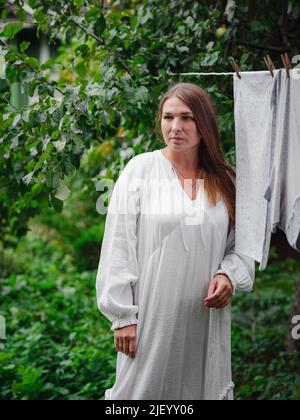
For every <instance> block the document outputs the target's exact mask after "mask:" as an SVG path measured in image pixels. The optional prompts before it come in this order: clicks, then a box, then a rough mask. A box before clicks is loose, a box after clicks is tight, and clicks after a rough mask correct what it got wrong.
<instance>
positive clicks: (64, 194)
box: [54, 181, 71, 201]
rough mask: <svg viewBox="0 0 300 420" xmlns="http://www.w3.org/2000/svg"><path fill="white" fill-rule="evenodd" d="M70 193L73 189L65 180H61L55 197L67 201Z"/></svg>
mask: <svg viewBox="0 0 300 420" xmlns="http://www.w3.org/2000/svg"><path fill="white" fill-rule="evenodd" d="M70 194H71V191H70V189H69V188H68V187H67V185H66V184H65V183H64V182H63V181H60V182H59V185H58V188H57V191H56V194H55V196H54V197H55V198H57V199H58V200H61V201H65V200H67V199H68V198H69V196H70Z"/></svg>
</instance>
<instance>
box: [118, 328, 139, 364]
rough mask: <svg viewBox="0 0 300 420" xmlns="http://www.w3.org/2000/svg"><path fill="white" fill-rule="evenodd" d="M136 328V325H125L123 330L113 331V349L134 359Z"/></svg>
mask: <svg viewBox="0 0 300 420" xmlns="http://www.w3.org/2000/svg"><path fill="white" fill-rule="evenodd" d="M136 328H137V325H136V324H133V325H127V326H126V327H123V328H116V329H115V349H116V351H121V352H122V353H125V354H127V356H128V355H129V356H130V357H132V358H134V357H135V352H136V347H135V346H136Z"/></svg>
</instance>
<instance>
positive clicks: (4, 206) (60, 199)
mask: <svg viewBox="0 0 300 420" xmlns="http://www.w3.org/2000/svg"><path fill="white" fill-rule="evenodd" d="M299 47H300V6H299V2H298V1H297V0H289V1H287V0H285V1H283V0H280V1H276V2H274V1H268V0H260V1H256V0H251V1H246V0H241V1H233V0H225V1H224V0H219V1H216V0H215V1H203V2H198V1H187V0H186V1H178V0H171V1H166V0H150V1H140V0H128V1H123V0H117V1H99V0H88V1H86V0H69V1H67V2H66V1H63V0H51V1H50V0H28V1H25V0H15V1H6V0H0V215H1V219H0V319H2V320H3V319H5V321H6V339H5V340H4V339H0V399H49V400H53V399H103V394H104V390H105V389H106V388H108V387H110V386H112V384H113V382H114V375H115V363H116V352H115V349H114V343H113V332H112V331H110V323H109V322H108V320H107V319H105V318H104V316H103V315H102V314H100V312H99V311H98V309H97V307H96V299H95V278H96V269H97V265H98V260H99V255H100V248H101V240H102V236H103V229H104V223H105V215H100V214H99V213H98V212H97V211H96V203H97V200H98V199H99V197H100V195H101V196H102V197H104V199H105V202H106V203H107V200H108V193H109V185H110V183H109V180H116V179H117V177H118V175H119V173H120V170H121V169H122V168H123V167H124V165H125V164H126V163H127V162H128V160H129V159H130V158H131V157H133V156H134V155H136V154H139V153H143V152H146V151H151V150H155V149H158V148H161V147H162V144H161V142H160V141H159V140H158V133H157V132H156V131H155V124H154V122H155V115H156V110H157V106H158V102H159V99H160V98H161V96H162V94H163V93H164V92H165V90H166V89H167V88H168V87H169V86H171V85H172V84H175V83H176V82H178V81H190V82H194V83H197V84H199V85H200V86H201V87H203V88H204V89H206V90H207V91H208V92H209V93H210V94H211V95H212V97H213V99H214V101H215V104H216V107H217V110H218V116H219V128H220V132H221V146H222V149H223V151H224V153H225V156H226V159H227V160H228V161H229V162H230V163H231V164H233V165H234V164H235V148H234V120H233V92H232V87H233V86H232V77H230V76H229V77H228V76H222V77H218V76H210V77H203V76H179V75H170V73H181V72H200V71H204V72H211V71H216V72H224V71H225V72H226V71H231V67H230V64H229V59H231V58H234V59H235V60H236V61H237V62H238V64H239V66H240V69H241V70H242V71H245V70H263V69H265V68H266V67H265V63H264V59H263V58H264V56H266V55H267V54H270V55H271V57H272V59H273V62H274V64H275V66H276V67H277V68H280V67H282V61H281V57H280V54H281V53H283V52H287V53H288V54H289V56H290V58H291V59H292V57H296V56H297V54H300V49H299ZM298 58H299V59H298V61H300V57H298ZM296 64H297V61H294V62H293V66H295V65H296ZM101 180H102V184H101V183H99V182H100V181H101ZM104 181H105V182H107V188H106V189H105V191H104V194H103V191H100V187H101V185H103V182H104ZM299 281H300V264H299V254H297V253H296V252H293V250H292V249H291V248H290V247H289V245H288V243H287V241H286V239H285V237H284V235H282V234H281V233H280V232H278V233H277V234H276V235H274V237H273V240H272V248H271V256H270V260H269V264H268V267H267V269H266V270H265V271H264V272H259V271H257V275H256V282H255V288H254V291H253V293H251V294H247V295H242V294H237V295H236V296H235V297H234V299H233V331H232V332H233V339H232V347H233V358H232V360H233V379H234V382H235V384H236V389H235V397H236V398H237V399H247V400H258V399H271V400H277V399H288V400H289V399H291V400H298V399H300V359H299V347H300V345H299V340H298V342H297V341H293V340H291V337H290V328H291V317H292V315H293V314H300V287H299ZM1 317H2V318H1ZM2 330H3V325H2ZM2 338H3V337H2Z"/></svg>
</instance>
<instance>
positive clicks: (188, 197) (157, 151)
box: [155, 149, 201, 204]
mask: <svg viewBox="0 0 300 420" xmlns="http://www.w3.org/2000/svg"><path fill="white" fill-rule="evenodd" d="M155 152H156V154H157V155H158V156H160V158H161V159H162V160H163V161H164V162H166V163H167V164H168V166H169V168H170V171H171V173H172V175H173V176H175V177H176V181H177V182H176V184H177V185H178V187H179V188H180V190H181V192H182V193H183V194H184V196H185V197H186V198H187V200H188V201H189V202H190V203H192V204H194V203H196V202H197V201H198V199H199V197H200V192H201V187H200V188H199V190H198V193H197V195H196V198H195V199H194V200H192V199H191V197H190V196H189V195H188V193H187V192H186V191H185V190H184V189H183V188H182V186H181V184H180V181H179V179H178V176H177V175H176V173H174V171H173V165H172V162H171V161H170V160H169V159H168V158H166V156H165V155H164V154H163V152H162V149H158V150H156V151H155ZM198 179H199V178H198Z"/></svg>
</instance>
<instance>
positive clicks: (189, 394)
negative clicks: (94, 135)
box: [96, 83, 255, 400]
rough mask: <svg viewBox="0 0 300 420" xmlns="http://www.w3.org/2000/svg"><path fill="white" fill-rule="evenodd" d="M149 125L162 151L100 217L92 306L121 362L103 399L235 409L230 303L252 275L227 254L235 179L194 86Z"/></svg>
mask: <svg viewBox="0 0 300 420" xmlns="http://www.w3.org/2000/svg"><path fill="white" fill-rule="evenodd" d="M157 124H158V126H160V127H161V132H162V135H163V142H164V143H165V145H166V147H164V148H163V149H162V150H155V151H153V152H146V153H142V154H140V155H137V156H135V157H133V158H132V159H131V160H130V161H129V162H128V163H127V165H126V166H125V168H124V169H123V171H122V173H121V175H120V177H119V178H118V180H117V182H116V184H115V187H114V189H113V193H112V195H111V200H110V203H109V208H108V214H107V218H106V225H105V233H104V238H103V243H102V250H101V256H100V261H99V268H98V274H97V283H96V287H97V302H98V307H99V309H100V311H101V312H102V313H103V314H104V315H105V316H106V317H107V318H108V319H109V320H110V321H111V322H112V327H111V329H112V330H113V331H114V334H115V348H116V350H117V351H118V357H117V371H116V382H115V384H114V386H113V387H112V388H110V389H108V390H106V392H105V399H107V400H119V399H120V400H211V399H233V387H234V384H233V382H232V379H231V348H230V344H231V317H230V308H231V307H230V302H231V296H232V294H233V293H234V291H235V290H239V291H244V292H248V291H251V290H252V286H253V281H254V276H255V262H254V261H253V260H251V259H249V258H248V257H245V256H242V255H238V254H236V253H235V252H234V222H235V173H234V171H233V169H232V168H231V167H230V166H229V165H228V164H227V163H226V162H225V160H224V157H223V155H222V153H221V150H220V147H219V133H218V129H217V123H216V115H215V111H214V107H213V104H212V102H211V99H210V98H209V96H208V94H207V93H206V92H204V91H203V90H202V89H201V88H200V87H198V86H197V85H194V84H191V83H179V84H177V85H175V86H174V87H172V88H171V89H169V90H168V91H167V92H166V93H165V95H164V96H163V98H162V99H161V102H160V105H159V109H158V118H157ZM154 181H155V182H154Z"/></svg>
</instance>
